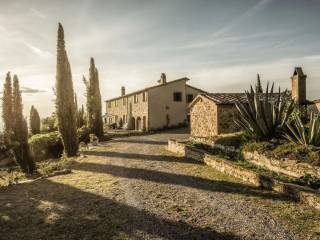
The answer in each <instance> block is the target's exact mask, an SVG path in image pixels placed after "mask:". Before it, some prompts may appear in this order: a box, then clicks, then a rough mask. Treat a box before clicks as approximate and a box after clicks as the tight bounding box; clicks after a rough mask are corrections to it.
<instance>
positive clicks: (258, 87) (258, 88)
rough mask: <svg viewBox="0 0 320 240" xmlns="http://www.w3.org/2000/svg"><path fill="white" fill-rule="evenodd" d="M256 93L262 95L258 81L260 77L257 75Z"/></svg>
mask: <svg viewBox="0 0 320 240" xmlns="http://www.w3.org/2000/svg"><path fill="white" fill-rule="evenodd" d="M256 93H263V89H262V85H261V80H260V75H259V74H257V85H256Z"/></svg>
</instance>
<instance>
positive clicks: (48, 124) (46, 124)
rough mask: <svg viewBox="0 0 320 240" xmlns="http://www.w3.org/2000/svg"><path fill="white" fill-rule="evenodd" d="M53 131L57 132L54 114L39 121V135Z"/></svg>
mask: <svg viewBox="0 0 320 240" xmlns="http://www.w3.org/2000/svg"><path fill="white" fill-rule="evenodd" d="M55 131H58V123H57V118H56V116H55V114H54V113H53V114H52V115H51V116H49V117H46V118H43V119H41V128H40V132H41V133H49V132H55Z"/></svg>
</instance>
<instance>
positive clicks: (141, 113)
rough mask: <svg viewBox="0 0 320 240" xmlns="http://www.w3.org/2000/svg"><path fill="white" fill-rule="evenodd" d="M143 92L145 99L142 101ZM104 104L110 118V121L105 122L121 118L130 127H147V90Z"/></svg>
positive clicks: (145, 128)
mask: <svg viewBox="0 0 320 240" xmlns="http://www.w3.org/2000/svg"><path fill="white" fill-rule="evenodd" d="M143 94H145V101H143ZM134 99H136V101H135V100H134ZM106 105H107V113H108V115H109V119H110V122H107V124H108V123H114V122H118V121H120V119H121V120H122V122H123V123H124V124H129V125H130V128H132V129H138V130H148V129H149V123H148V121H147V119H148V113H149V112H148V92H147V91H144V92H138V93H136V94H133V95H129V96H125V97H122V98H118V99H115V100H113V101H110V102H107V104H106ZM111 116H112V117H111ZM107 121H108V120H107Z"/></svg>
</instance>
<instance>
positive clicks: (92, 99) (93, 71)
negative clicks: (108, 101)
mask: <svg viewBox="0 0 320 240" xmlns="http://www.w3.org/2000/svg"><path fill="white" fill-rule="evenodd" d="M83 82H84V83H85V85H86V90H87V113H88V127H89V128H90V131H91V133H94V134H95V135H96V136H97V137H99V138H101V137H103V121H102V105H101V93H100V88H99V75H98V69H97V68H96V67H95V63H94V59H93V58H91V59H90V69H89V81H87V80H86V78H85V77H83Z"/></svg>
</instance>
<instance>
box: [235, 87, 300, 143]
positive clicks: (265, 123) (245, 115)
mask: <svg viewBox="0 0 320 240" xmlns="http://www.w3.org/2000/svg"><path fill="white" fill-rule="evenodd" d="M273 87H274V85H273V84H272V87H271V90H270V92H269V84H268V85H267V88H266V93H264V94H259V93H256V92H255V91H254V90H253V88H252V86H251V89H250V92H249V91H246V96H247V100H248V103H241V102H237V103H236V107H237V109H238V115H237V116H236V119H235V123H236V124H237V125H238V126H239V127H240V128H242V129H244V130H245V131H247V132H248V133H249V134H251V136H252V137H254V138H256V139H259V140H262V139H272V138H274V137H276V136H278V135H279V134H280V130H281V129H282V128H283V126H284V125H285V123H286V122H287V120H288V118H289V116H290V115H291V113H292V111H293V109H294V105H293V102H292V101H291V100H290V101H288V99H287V97H286V96H287V94H286V91H285V92H284V93H281V91H280V88H279V93H278V94H277V98H276V99H275V94H274V93H273Z"/></svg>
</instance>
